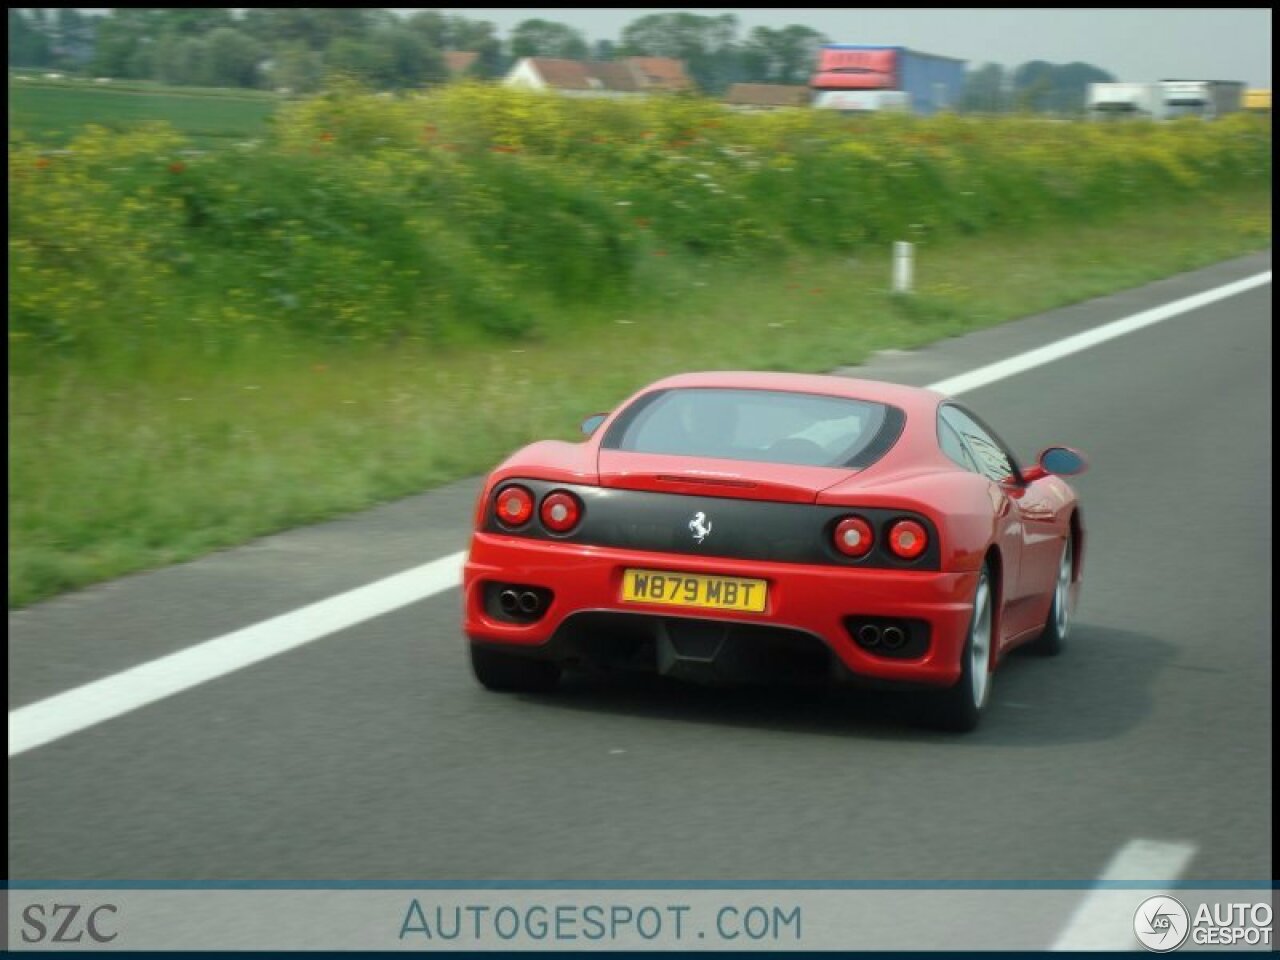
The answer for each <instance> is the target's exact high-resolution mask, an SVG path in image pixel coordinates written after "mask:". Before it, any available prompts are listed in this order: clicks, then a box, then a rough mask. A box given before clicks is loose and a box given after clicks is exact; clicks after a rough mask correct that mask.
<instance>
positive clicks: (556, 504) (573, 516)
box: [538, 490, 582, 533]
mask: <svg viewBox="0 0 1280 960" xmlns="http://www.w3.org/2000/svg"><path fill="white" fill-rule="evenodd" d="M538 515H539V516H540V517H542V525H543V526H544V527H546V528H547V529H548V530H550V531H551V532H552V533H568V532H569V531H570V530H572V529H573V528H574V527H576V526H577V525H578V521H579V520H580V519H581V518H582V504H580V503H579V502H578V498H577V497H575V496H574V495H573V494H571V493H566V492H565V491H563V490H556V491H555V492H554V493H549V494H547V495H546V496H545V497H544V498H543V500H542V508H541V509H540V510H539V511H538Z"/></svg>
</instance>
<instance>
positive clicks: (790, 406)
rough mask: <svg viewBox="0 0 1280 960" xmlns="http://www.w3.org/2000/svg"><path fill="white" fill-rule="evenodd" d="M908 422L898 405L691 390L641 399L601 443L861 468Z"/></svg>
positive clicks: (614, 446) (665, 451)
mask: <svg viewBox="0 0 1280 960" xmlns="http://www.w3.org/2000/svg"><path fill="white" fill-rule="evenodd" d="M904 421H905V415H904V414H903V413H902V411H901V410H899V409H898V408H896V407H890V406H888V405H886V404H882V403H873V402H870V401H866V400H850V399H846V398H844V397H828V396H822V395H819V394H809V393H789V392H786V391H782V390H729V389H719V388H703V387H696V388H695V387H688V388H682V389H675V390H658V391H654V392H653V393H648V394H645V395H644V396H642V397H640V398H639V399H637V400H636V402H635V403H633V404H632V405H631V406H630V407H629V408H628V409H627V410H625V411H623V413H622V415H621V416H620V417H619V418H618V419H617V420H616V421H614V423H613V424H612V426H611V427H610V428H609V432H608V434H606V435H605V438H604V440H603V444H602V445H603V446H604V447H605V448H606V449H611V450H630V451H634V452H636V453H657V454H675V455H678V456H688V457H720V458H724V459H726V460H754V461H759V462H764V463H789V464H795V465H797V466H816V467H844V466H848V467H863V466H867V465H868V464H870V463H873V462H874V461H875V460H877V459H879V458H880V457H881V456H883V455H884V453H885V452H886V451H887V450H888V449H889V448H890V447H892V446H893V444H894V442H895V441H896V440H897V439H898V435H899V434H900V433H901V432H902V425H903V422H904Z"/></svg>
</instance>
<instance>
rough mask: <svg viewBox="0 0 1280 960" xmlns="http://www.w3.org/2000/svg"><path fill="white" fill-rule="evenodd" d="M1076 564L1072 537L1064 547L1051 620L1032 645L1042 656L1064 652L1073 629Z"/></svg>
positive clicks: (1050, 615) (1051, 607)
mask: <svg viewBox="0 0 1280 960" xmlns="http://www.w3.org/2000/svg"><path fill="white" fill-rule="evenodd" d="M1074 563H1075V548H1074V547H1073V545H1072V542H1071V535H1070V534H1068V535H1067V542H1066V543H1065V544H1063V547H1062V558H1061V559H1060V560H1059V562H1058V578H1057V580H1056V581H1055V584H1054V590H1053V603H1051V604H1050V605H1049V618H1048V619H1047V620H1046V621H1045V624H1044V632H1043V633H1041V634H1040V636H1039V637H1037V638H1036V639H1035V640H1034V641H1032V643H1031V649H1032V650H1034V651H1035V652H1036V653H1038V654H1040V655H1041V656H1045V657H1056V656H1057V655H1058V654H1060V653H1061V652H1062V650H1063V647H1064V645H1065V644H1066V640H1067V632H1068V631H1069V630H1070V628H1071V618H1070V616H1069V614H1070V611H1071V580H1072V577H1073V572H1074V567H1073V564H1074Z"/></svg>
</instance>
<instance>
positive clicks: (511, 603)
mask: <svg viewBox="0 0 1280 960" xmlns="http://www.w3.org/2000/svg"><path fill="white" fill-rule="evenodd" d="M491 596H492V594H491ZM498 606H500V607H501V608H502V612H503V613H505V614H508V615H510V616H515V615H516V614H520V613H523V614H524V615H525V616H532V615H533V614H535V613H537V612H538V610H539V608H541V606H542V599H541V598H540V597H539V596H538V595H537V594H536V593H534V592H533V591H532V590H523V591H520V592H519V593H517V592H516V591H515V590H503V591H502V592H501V593H500V594H498Z"/></svg>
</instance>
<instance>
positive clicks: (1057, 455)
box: [1022, 447, 1089, 483]
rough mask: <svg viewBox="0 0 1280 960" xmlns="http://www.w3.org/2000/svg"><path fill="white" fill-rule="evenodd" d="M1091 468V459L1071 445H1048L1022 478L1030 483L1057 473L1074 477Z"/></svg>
mask: <svg viewBox="0 0 1280 960" xmlns="http://www.w3.org/2000/svg"><path fill="white" fill-rule="evenodd" d="M1088 469H1089V461H1088V460H1086V459H1085V458H1084V454H1082V453H1080V451H1078V450H1072V449H1071V448H1070V447H1047V448H1045V449H1044V450H1042V451H1041V452H1040V456H1039V457H1037V458H1036V465H1035V466H1034V467H1028V468H1027V469H1026V470H1024V471H1022V479H1023V480H1025V481H1027V482H1028V483H1030V482H1031V481H1033V480H1039V479H1040V478H1041V477H1047V476H1048V475H1049V474H1051V473H1052V474H1056V475H1058V476H1060V477H1074V476H1076V475H1077V474H1081V473H1084V472H1085V471H1086V470H1088Z"/></svg>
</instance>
